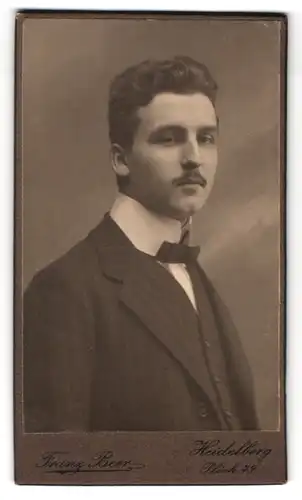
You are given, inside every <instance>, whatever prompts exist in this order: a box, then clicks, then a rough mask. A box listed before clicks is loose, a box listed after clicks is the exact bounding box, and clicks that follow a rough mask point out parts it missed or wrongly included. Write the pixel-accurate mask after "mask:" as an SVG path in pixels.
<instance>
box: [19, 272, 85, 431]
mask: <svg viewBox="0 0 302 500" xmlns="http://www.w3.org/2000/svg"><path fill="white" fill-rule="evenodd" d="M93 353H94V346H93V321H92V314H91V311H90V306H89V303H88V301H87V294H85V291H84V290H83V289H81V287H79V286H75V285H74V283H73V281H72V280H71V279H70V278H68V277H67V276H64V273H62V272H60V271H59V270H58V269H56V268H51V267H50V268H48V269H46V270H44V271H42V272H40V273H39V274H38V275H37V276H36V277H35V278H34V279H33V281H32V282H31V284H30V286H29V288H28V289H27V291H26V292H25V295H24V302H23V388H24V391H23V393H24V423H25V432H59V431H77V430H87V429H88V427H89V408H90V392H91V379H92V373H91V371H92V366H93V360H92V356H93Z"/></svg>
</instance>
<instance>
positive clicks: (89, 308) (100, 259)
mask: <svg viewBox="0 0 302 500" xmlns="http://www.w3.org/2000/svg"><path fill="white" fill-rule="evenodd" d="M199 272H200V278H201V279H202V280H203V282H204V284H205V285H206V289H207V294H208V296H209V303H210V306H209V308H210V309H211V311H210V312H209V313H205V314H204V318H205V321H206V322H207V321H209V322H210V321H211V320H210V319H209V320H207V318H208V317H210V316H209V315H211V314H212V315H213V317H215V321H216V320H217V324H218V326H219V342H220V343H221V348H222V351H221V352H223V356H224V363H225V367H226V373H227V384H228V385H229V387H228V390H229V393H230V394H231V399H232V401H231V403H232V409H233V412H234V414H235V417H236V418H235V420H234V421H233V422H236V423H235V424H234V423H233V424H232V425H230V427H229V428H236V429H256V428H257V427H258V424H257V418H256V413H255V408H254V396H253V387H252V378H251V375H250V370H249V366H248V362H247V359H246V357H245V355H244V353H243V351H242V348H241V345H240V342H239V339H238V336H237V334H236V331H235V329H234V326H233V324H232V322H231V320H230V318H229V315H228V313H227V310H226V309H225V307H224V306H223V304H222V303H221V301H220V299H219V297H218V296H217V294H216V292H215V290H214V289H213V287H212V285H211V284H210V282H209V280H208V279H207V278H206V276H205V274H204V273H203V271H202V270H201V269H200V271H199ZM163 273H164V274H163ZM168 275H169V273H167V271H166V270H165V269H164V268H162V267H161V266H160V265H158V264H157V263H156V261H155V259H153V258H151V257H150V258H149V257H148V256H146V255H145V254H142V253H141V252H139V251H137V250H136V249H135V248H134V247H133V246H132V244H131V243H130V241H129V240H128V239H127V238H126V237H125V235H124V234H123V233H122V231H121V230H120V229H119V228H118V226H117V225H116V224H115V223H114V222H113V221H112V219H111V218H110V217H109V216H105V218H104V220H103V221H102V222H101V223H100V224H99V226H98V227H97V228H95V229H94V230H93V231H91V233H90V234H89V235H88V236H87V238H86V239H84V240H83V241H82V242H80V243H79V244H77V245H76V246H75V247H74V248H72V249H71V250H70V251H69V252H68V253H67V254H66V255H65V256H63V257H62V258H60V259H59V260H58V261H56V262H54V263H52V264H51V265H50V266H48V267H47V268H46V269H44V270H43V271H41V272H39V273H38V274H37V275H36V276H35V277H34V279H33V280H32V282H31V284H30V286H29V287H28V290H27V291H26V293H25V296H24V330H23V331H24V342H23V344H24V371H23V374H24V412H25V430H26V432H56V431H96V430H133V431H135V430H137V431H139V430H151V431H152V430H171V431H173V430H205V429H216V428H217V429H218V428H220V424H219V423H218V422H217V418H216V417H215V415H214V412H213V406H212V405H211V401H210V400H209V395H208V394H207V391H206V385H207V379H208V372H207V367H206V365H205V363H204V360H202V358H200V357H196V352H197V345H194V342H195V340H193V339H191V337H190V332H189V331H188V332H187V331H186V330H188V328H187V325H186V324H184V319H183V314H182V312H183V311H182V310H181V308H180V307H178V306H177V304H180V303H181V302H177V301H178V300H179V301H184V297H183V296H181V295H178V294H183V291H182V290H181V287H179V285H178V284H177V283H176V281H175V280H174V278H173V277H171V276H170V275H169V277H167V276H168ZM162 279H163V281H161V280H162ZM162 283H164V286H162V285H161V284H162ZM183 303H184V304H185V302H183ZM187 304H189V301H187ZM185 307H189V305H188V306H185ZM188 311H189V310H188ZM207 327H208V325H205V328H207ZM209 327H210V326H209ZM214 354H215V353H214Z"/></svg>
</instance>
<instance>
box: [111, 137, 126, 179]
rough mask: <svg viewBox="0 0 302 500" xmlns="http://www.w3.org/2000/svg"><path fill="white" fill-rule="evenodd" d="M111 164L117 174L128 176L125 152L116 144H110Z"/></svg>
mask: <svg viewBox="0 0 302 500" xmlns="http://www.w3.org/2000/svg"><path fill="white" fill-rule="evenodd" d="M111 164H112V168H113V170H114V172H115V174H116V175H117V176H119V177H128V175H129V173H130V171H129V168H128V165H127V156H126V152H125V150H124V149H123V148H122V147H121V146H119V145H118V144H112V146H111Z"/></svg>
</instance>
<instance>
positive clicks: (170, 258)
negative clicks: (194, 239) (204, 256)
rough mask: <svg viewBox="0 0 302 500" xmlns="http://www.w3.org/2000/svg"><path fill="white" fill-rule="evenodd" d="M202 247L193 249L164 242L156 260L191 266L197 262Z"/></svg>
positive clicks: (180, 244)
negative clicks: (191, 263)
mask: <svg viewBox="0 0 302 500" xmlns="http://www.w3.org/2000/svg"><path fill="white" fill-rule="evenodd" d="M199 251H200V247H191V246H188V245H184V244H182V243H169V242H167V241H164V242H163V244H162V245H161V247H160V249H159V250H158V252H157V254H156V256H155V258H156V259H157V260H159V261H160V262H169V263H171V264H172V263H174V264H176V263H182V264H189V263H190V262H194V261H196V259H197V257H198V254H199Z"/></svg>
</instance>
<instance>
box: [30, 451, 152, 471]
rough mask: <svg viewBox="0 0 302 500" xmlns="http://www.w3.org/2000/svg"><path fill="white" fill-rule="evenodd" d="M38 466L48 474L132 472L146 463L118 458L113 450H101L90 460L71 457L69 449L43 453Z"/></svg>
mask: <svg viewBox="0 0 302 500" xmlns="http://www.w3.org/2000/svg"><path fill="white" fill-rule="evenodd" d="M36 467H37V468H42V469H44V470H45V472H47V473H48V474H61V475H64V474H76V473H79V472H86V473H88V472H131V471H134V470H138V469H143V468H144V467H145V464H143V463H136V462H133V461H132V460H129V459H128V460H120V459H117V458H116V457H115V455H114V453H113V451H111V450H106V451H102V452H99V453H97V454H96V455H94V456H93V457H92V458H91V459H90V460H88V461H84V460H77V459H74V458H71V457H70V453H69V452H67V451H48V452H45V453H43V455H42V456H41V457H40V461H39V462H38V463H36Z"/></svg>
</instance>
